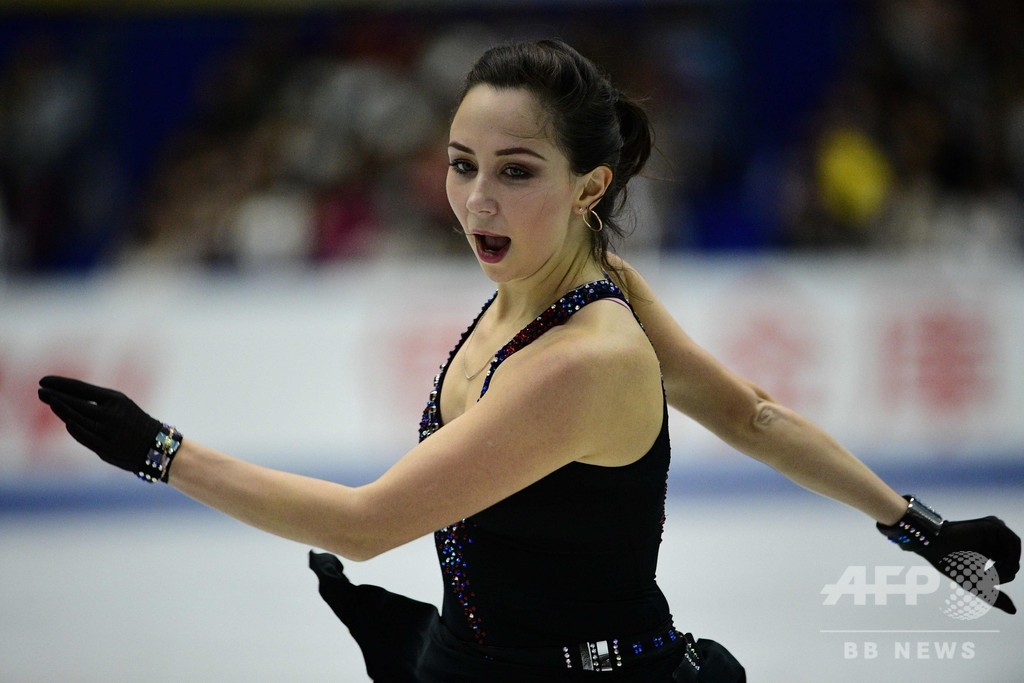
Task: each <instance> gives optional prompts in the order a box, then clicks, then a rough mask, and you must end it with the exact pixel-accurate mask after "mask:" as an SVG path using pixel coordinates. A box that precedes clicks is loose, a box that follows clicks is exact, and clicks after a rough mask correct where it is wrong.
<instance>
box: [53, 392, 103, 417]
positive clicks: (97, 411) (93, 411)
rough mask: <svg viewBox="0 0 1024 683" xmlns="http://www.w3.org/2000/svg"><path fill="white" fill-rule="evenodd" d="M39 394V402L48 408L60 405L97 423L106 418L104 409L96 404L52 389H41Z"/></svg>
mask: <svg viewBox="0 0 1024 683" xmlns="http://www.w3.org/2000/svg"><path fill="white" fill-rule="evenodd" d="M38 393H39V400H41V401H42V402H43V403H45V404H47V405H48V406H51V407H52V406H53V405H54V404H55V403H56V404H60V405H63V406H64V407H66V408H70V409H71V410H74V411H75V412H76V413H78V414H79V415H81V416H82V417H84V418H87V419H89V420H92V421H97V422H98V421H100V420H102V419H103V418H104V416H105V411H104V409H103V408H102V407H100V406H98V405H96V404H95V403H91V402H89V401H84V400H82V399H78V398H74V397H73V396H69V395H68V394H63V393H61V392H58V391H52V390H50V389H40V390H39V392H38Z"/></svg>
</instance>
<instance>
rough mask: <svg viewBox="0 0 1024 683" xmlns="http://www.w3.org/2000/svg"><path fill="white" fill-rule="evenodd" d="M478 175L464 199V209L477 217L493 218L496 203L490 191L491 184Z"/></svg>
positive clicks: (496, 210) (495, 211) (496, 206)
mask: <svg viewBox="0 0 1024 683" xmlns="http://www.w3.org/2000/svg"><path fill="white" fill-rule="evenodd" d="M480 175H482V174H478V176H477V177H476V178H475V179H474V181H473V183H472V186H471V187H470V189H469V196H467V197H466V209H467V210H468V211H469V212H470V213H473V214H476V215H478V216H493V215H494V214H496V213H497V212H498V202H497V201H496V200H495V198H494V193H493V192H492V191H491V184H490V183H489V182H487V180H485V179H484V178H481V177H480Z"/></svg>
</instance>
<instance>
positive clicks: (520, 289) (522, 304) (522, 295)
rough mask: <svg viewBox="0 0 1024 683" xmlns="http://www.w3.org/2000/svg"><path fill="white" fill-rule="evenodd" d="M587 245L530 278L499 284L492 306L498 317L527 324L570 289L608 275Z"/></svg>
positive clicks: (546, 266)
mask: <svg viewBox="0 0 1024 683" xmlns="http://www.w3.org/2000/svg"><path fill="white" fill-rule="evenodd" d="M585 246H586V248H585V249H583V248H581V249H579V250H578V251H577V252H576V253H575V254H573V255H572V256H571V257H570V258H569V259H567V260H561V261H551V262H548V263H546V264H544V266H543V267H542V268H541V269H540V270H538V271H537V272H536V273H534V274H533V275H531V276H529V277H527V278H524V279H522V280H516V281H514V282H503V283H501V284H499V285H498V296H497V298H496V299H495V300H494V304H493V305H492V307H493V308H494V310H495V315H496V317H497V319H498V320H505V321H522V322H523V323H524V324H525V322H526V321H528V320H529V319H531V318H534V317H536V316H537V315H538V314H539V313H540V312H541V311H542V310H543V309H544V308H545V307H546V306H550V305H551V303H552V302H554V301H557V300H558V299H560V298H561V297H562V296H563V295H564V294H565V293H566V292H569V291H571V290H573V289H575V288H576V287H579V286H580V285H582V284H585V283H587V282H593V281H594V280H600V279H601V278H602V277H604V272H603V271H602V269H601V265H600V264H599V263H598V262H597V261H595V260H594V257H593V255H592V254H591V251H590V245H589V244H587V245H585Z"/></svg>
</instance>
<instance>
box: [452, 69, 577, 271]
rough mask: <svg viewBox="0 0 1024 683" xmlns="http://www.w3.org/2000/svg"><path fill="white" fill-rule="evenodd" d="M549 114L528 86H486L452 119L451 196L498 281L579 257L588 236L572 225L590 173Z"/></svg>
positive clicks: (484, 262) (473, 243)
mask: <svg viewBox="0 0 1024 683" xmlns="http://www.w3.org/2000/svg"><path fill="white" fill-rule="evenodd" d="M545 118H546V115H545V112H544V110H543V109H542V108H541V106H540V104H539V102H538V101H537V99H536V98H535V97H534V96H533V95H532V94H531V93H530V92H529V91H527V90H524V89H497V88H493V87H491V86H488V85H478V86H475V87H474V88H472V89H471V90H470V91H469V92H468V93H467V94H466V96H465V98H464V99H463V100H462V104H461V105H459V108H458V111H456V113H455V117H454V119H453V120H452V126H451V133H450V137H449V143H448V159H449V162H450V164H449V169H448V180H447V183H446V187H447V190H448V201H449V203H450V204H451V207H452V210H453V211H454V212H455V215H456V217H458V219H459V223H460V224H461V225H462V229H463V231H464V232H465V233H466V236H467V238H468V239H469V243H470V245H471V246H472V247H473V249H474V251H475V252H476V256H477V259H478V260H479V262H480V264H481V266H482V267H483V269H484V271H485V272H486V273H487V275H488V276H489V277H490V278H491V279H492V280H494V281H495V282H511V281H514V280H520V279H523V278H527V277H529V276H531V275H533V274H535V273H537V272H538V271H540V270H541V269H543V268H544V267H545V265H556V264H557V261H558V260H560V259H571V258H572V257H573V256H574V255H575V254H577V253H578V252H579V248H580V242H581V241H582V240H585V239H586V237H587V236H586V234H585V233H584V232H583V231H582V230H580V229H578V226H576V228H577V229H571V228H570V217H571V216H572V212H573V209H574V208H576V207H577V205H578V198H579V197H580V194H581V191H582V189H583V187H584V180H583V179H582V178H581V176H577V175H576V174H575V173H573V172H572V171H571V170H570V168H569V160H568V159H567V158H566V157H565V155H564V154H563V153H562V152H561V151H560V150H559V149H558V148H557V147H556V146H555V144H554V141H553V140H552V137H551V130H550V128H549V126H548V125H546V123H545ZM577 215H578V214H577ZM553 260H555V261H554V263H553Z"/></svg>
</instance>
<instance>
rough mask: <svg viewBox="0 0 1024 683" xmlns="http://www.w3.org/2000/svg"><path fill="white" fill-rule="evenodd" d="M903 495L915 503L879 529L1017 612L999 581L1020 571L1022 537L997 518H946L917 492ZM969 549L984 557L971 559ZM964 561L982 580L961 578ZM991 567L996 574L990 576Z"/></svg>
mask: <svg viewBox="0 0 1024 683" xmlns="http://www.w3.org/2000/svg"><path fill="white" fill-rule="evenodd" d="M904 498H906V499H907V500H908V501H909V502H910V505H909V507H908V508H907V512H906V513H905V514H904V515H903V517H902V518H901V519H900V520H899V521H898V522H897V523H896V524H893V525H892V526H887V525H885V524H880V523H879V524H877V525H876V526H877V527H878V530H879V531H881V532H882V534H884V535H885V536H887V537H888V538H889V540H891V541H892V542H893V543H895V544H896V545H898V546H899V547H900V548H902V549H903V550H907V551H910V552H913V553H917V554H918V555H920V556H921V557H923V558H924V559H926V560H928V563H929V564H931V565H932V566H933V567H935V568H936V569H938V570H939V572H940V573H942V575H943V576H947V577H951V578H954V579H956V580H957V582H958V583H960V585H961V587H963V588H964V590H968V591H970V592H971V593H973V594H974V595H976V596H978V597H979V598H981V599H982V600H984V601H985V602H987V603H988V604H990V605H992V606H993V607H997V608H999V609H1001V610H1003V611H1004V612H1007V613H1008V614H1016V613H1017V608H1016V607H1015V606H1014V604H1013V601H1012V600H1011V599H1010V597H1009V596H1008V595H1006V593H1004V592H1002V591H1001V590H998V589H996V588H995V586H996V585H999V584H1005V583H1009V582H1010V581H1013V579H1014V577H1016V576H1017V571H1018V570H1019V569H1020V537H1019V536H1018V535H1017V534H1015V533H1013V531H1011V530H1010V528H1009V527H1007V526H1006V524H1004V523H1003V520H1001V519H999V518H998V517H982V518H981V519H968V520H964V521H960V522H947V521H945V520H943V519H942V517H941V516H939V514H938V513H936V512H935V511H934V510H932V509H931V508H929V507H927V506H925V505H924V504H923V503H922V502H921V501H919V500H917V499H916V498H914V497H913V496H904ZM970 553H975V554H976V555H978V556H981V558H983V559H984V561H983V562H977V561H974V562H972V561H971V560H976V559H977V558H976V557H975V556H973V555H970ZM965 562H966V564H967V565H968V566H967V569H968V570H969V573H971V574H973V575H974V577H975V578H977V579H981V580H975V581H969V580H968V581H961V578H963V570H962V569H961V570H959V571H958V565H960V566H961V567H963V565H964V564H965ZM989 565H991V566H989ZM989 572H995V574H994V575H990V576H987V575H988V574H989ZM966 578H968V579H970V578H971V577H966Z"/></svg>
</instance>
